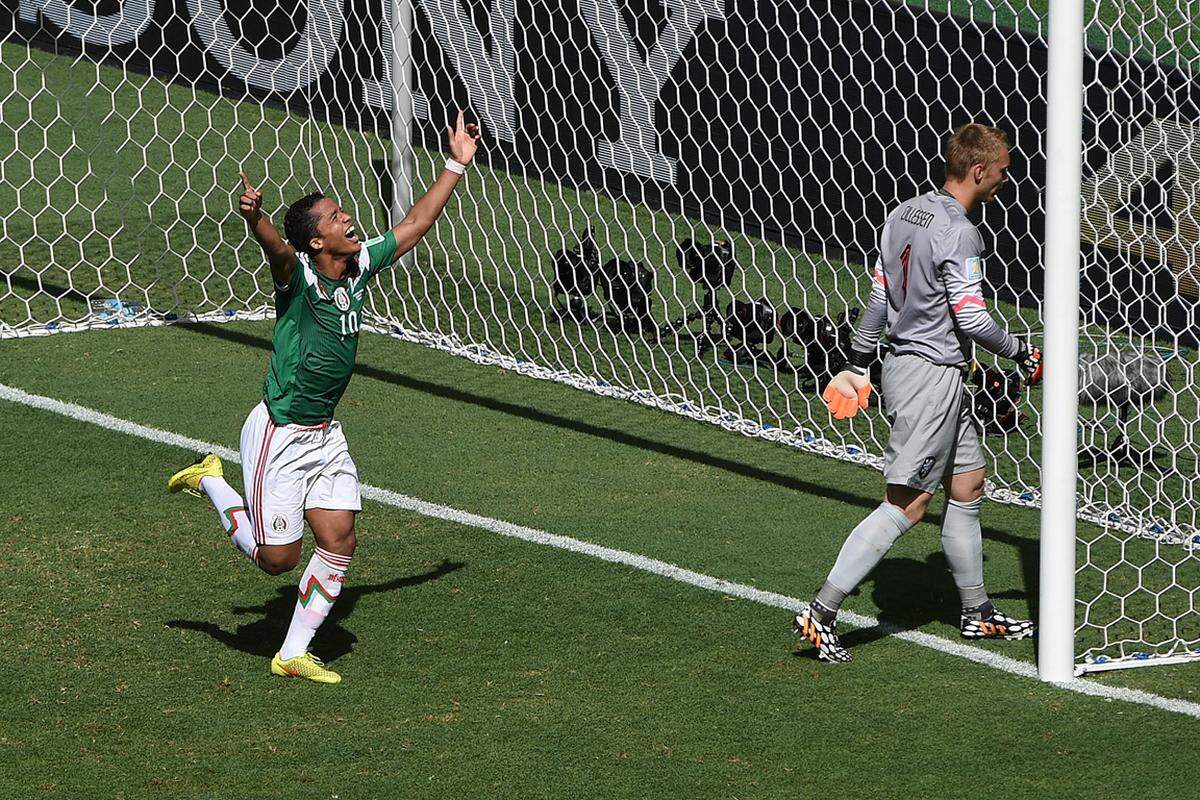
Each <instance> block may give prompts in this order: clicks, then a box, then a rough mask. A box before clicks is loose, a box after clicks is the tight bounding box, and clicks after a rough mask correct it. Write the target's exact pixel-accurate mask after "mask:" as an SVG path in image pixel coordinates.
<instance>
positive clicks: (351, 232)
mask: <svg viewBox="0 0 1200 800" xmlns="http://www.w3.org/2000/svg"><path fill="white" fill-rule="evenodd" d="M346 238H347V239H349V240H350V241H352V242H357V241H358V231H356V230H355V229H354V226H353V225H351V226H350V227H349V228H346Z"/></svg>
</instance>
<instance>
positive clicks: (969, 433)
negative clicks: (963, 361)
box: [880, 355, 984, 494]
mask: <svg viewBox="0 0 1200 800" xmlns="http://www.w3.org/2000/svg"><path fill="white" fill-rule="evenodd" d="M963 378H964V373H963V370H961V369H959V368H958V367H943V366H938V365H937V364H933V363H930V362H929V361H926V360H925V359H923V358H921V357H920V356H914V355H899V356H897V355H888V356H887V357H886V358H885V359H884V362H883V385H882V386H881V387H880V391H881V392H882V393H883V400H884V403H885V404H886V405H887V416H888V421H889V422H890V423H891V426H892V433H891V436H889V437H888V443H887V450H886V451H885V452H884V456H883V477H884V478H885V479H886V480H887V482H888V483H896V484H900V485H902V486H910V487H912V488H914V489H919V490H921V491H923V492H929V493H931V494H932V493H933V492H936V491H937V488H938V486H940V485H941V483H942V481H943V480H945V479H946V478H948V477H950V476H951V475H958V474H960V473H963V472H973V471H975V470H977V469H982V468H983V466H984V461H983V447H982V445H981V443H980V436H979V425H978V423H977V422H976V421H975V418H974V417H973V416H972V415H971V403H970V402H969V398H968V396H967V391H966V386H965V384H964V380H963Z"/></svg>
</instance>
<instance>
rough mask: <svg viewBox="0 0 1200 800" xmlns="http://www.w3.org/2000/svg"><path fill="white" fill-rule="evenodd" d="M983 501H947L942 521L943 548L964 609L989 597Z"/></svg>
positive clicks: (979, 604) (979, 603)
mask: <svg viewBox="0 0 1200 800" xmlns="http://www.w3.org/2000/svg"><path fill="white" fill-rule="evenodd" d="M982 504H983V500H982V499H978V500H975V501H973V502H970V503H962V502H959V501H958V500H947V501H946V512H945V514H944V518H943V520H942V550H943V551H944V552H945V553H946V561H948V562H949V563H950V572H951V573H952V574H953V575H954V585H955V586H957V587H958V595H959V597H960V598H961V599H962V606H963V608H976V607H978V606H981V605H983V604H984V603H986V602H987V600H988V596H987V591H986V590H985V589H984V588H983V534H982V532H981V531H980V529H979V507H980V506H981V505H982Z"/></svg>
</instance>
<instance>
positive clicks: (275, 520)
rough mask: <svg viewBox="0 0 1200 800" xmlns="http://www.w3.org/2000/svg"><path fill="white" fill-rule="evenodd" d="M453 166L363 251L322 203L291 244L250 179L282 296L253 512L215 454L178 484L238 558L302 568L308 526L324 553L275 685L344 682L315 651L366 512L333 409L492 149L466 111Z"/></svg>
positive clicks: (252, 208) (249, 464)
mask: <svg viewBox="0 0 1200 800" xmlns="http://www.w3.org/2000/svg"><path fill="white" fill-rule="evenodd" d="M446 134H447V139H448V143H449V146H450V154H451V156H452V158H451V159H450V160H449V161H447V162H446V168H445V169H444V170H443V171H442V174H441V175H440V176H439V177H438V179H437V180H436V181H435V182H434V183H433V185H432V186H430V187H429V190H428V191H427V192H426V193H425V196H424V197H422V198H421V199H420V200H418V201H417V202H416V203H414V204H413V207H412V209H411V210H410V211H409V212H408V214H407V215H406V216H405V217H404V219H403V220H401V221H400V223H399V224H397V225H396V226H395V227H394V228H392V229H391V230H390V231H388V232H387V233H385V234H384V235H383V236H380V237H378V238H376V239H371V240H369V241H365V242H364V241H361V240H360V238H359V235H358V231H357V230H356V229H355V225H354V221H353V220H352V219H351V217H350V215H349V214H347V213H346V212H345V211H343V210H342V209H341V207H339V205H338V204H337V203H336V202H335V201H334V200H333V199H331V198H329V197H325V196H324V195H323V194H321V193H319V192H317V193H314V194H310V195H308V196H306V197H303V198H301V199H299V200H297V201H296V202H295V203H292V205H291V206H290V207H289V208H288V211H287V216H286V218H285V219H284V223H283V229H284V233H285V235H286V236H287V241H284V240H283V239H282V238H280V236H279V232H278V231H277V230H276V229H275V226H274V225H273V224H272V223H271V220H270V219H269V218H268V217H267V216H266V215H265V214H264V213H263V211H262V192H260V191H259V190H258V189H255V188H254V187H253V186H252V185H251V184H250V180H249V179H248V178H247V177H246V175H245V173H243V174H242V190H243V191H242V195H241V199H240V204H239V208H240V211H241V214H242V216H243V217H245V219H246V224H247V226H248V227H249V228H250V232H251V234H253V236H254V238H255V239H256V240H257V241H258V244H259V245H260V246H261V247H262V249H263V253H264V254H265V255H266V257H267V261H268V262H269V263H270V267H271V278H272V281H273V283H274V285H275V332H274V336H273V341H272V347H271V360H270V364H269V367H268V370H267V379H266V384H265V386H264V389H263V399H262V401H261V402H260V403H259V404H258V405H256V406H255V407H254V409H253V410H252V411H251V412H250V415H249V416H248V417H247V418H246V424H245V425H244V426H243V427H242V436H241V456H242V479H243V489H244V491H245V493H246V496H245V499H244V500H243V498H242V496H241V495H240V494H238V493H237V491H235V490H234V489H233V488H232V487H231V486H230V485H229V484H228V483H226V482H225V479H224V477H223V476H222V467H221V460H220V459H219V458H217V457H216V456H215V455H211V454H210V455H208V456H206V457H205V458H203V459H202V460H200V461H199V462H197V463H196V464H193V465H192V466H190V467H187V468H186V469H183V470H181V471H179V472H177V473H175V474H174V475H172V476H171V478H170V480H169V481H168V482H167V488H168V489H169V490H170V491H171V492H178V491H180V490H186V491H189V492H191V493H193V494H197V495H199V494H200V492H204V493H205V494H207V495H208V498H209V499H210V500H211V501H212V503H213V505H214V506H216V509H217V512H218V514H219V516H220V518H221V523H222V526H223V527H224V528H225V532H226V533H227V534H228V535H229V538H230V539H231V540H232V542H233V544H234V546H236V547H237V548H238V549H239V550H241V551H242V552H243V553H245V554H246V555H247V556H249V557H250V559H251V560H253V561H254V563H255V564H256V565H257V566H258V567H259V568H260V569H262V570H263V571H264V572H267V573H269V574H271V575H279V574H282V573H284V572H288V571H290V570H292V569H294V568H295V567H296V565H297V564H298V563H299V561H300V545H301V540H302V539H303V536H304V523H305V522H308V525H309V527H310V528H311V529H312V532H313V538H314V539H315V540H316V548H315V551H314V552H313V555H312V557H311V559H309V562H308V566H307V567H306V568H305V570H304V574H303V575H302V576H301V578H300V586H299V593H298V597H297V599H296V607H295V610H294V611H293V613H292V620H291V624H290V625H289V627H288V631H287V636H286V637H285V638H284V640H283V643H282V645H281V646H280V648H279V652H278V653H276V654H275V657H274V658H272V659H271V672H272V673H273V674H275V675H281V676H291V677H297V678H305V679H308V680H312V681H316V682H318V683H338V682H340V681H341V676H340V675H338V674H337V673H336V672H334V671H332V670H330V669H329V668H327V667H326V666H325V665H324V664H323V663H322V662H321V660H320V659H318V658H317V657H316V656H314V655H313V654H312V653H310V652H309V650H308V647H309V644H310V642H311V641H312V638H313V636H314V635H315V634H316V632H317V628H318V627H320V625H321V623H322V622H324V621H325V619H326V618H327V617H328V616H329V613H330V611H331V610H332V609H333V605H334V603H335V602H336V601H337V598H338V595H339V594H341V591H342V585H343V583H344V581H345V579H346V570H347V569H348V568H349V566H350V560H351V557H352V556H353V555H354V547H355V536H354V515H355V513H356V512H358V511H359V510H360V509H361V508H362V503H361V500H360V497H359V485H358V471H357V470H356V469H355V466H354V461H353V460H352V459H351V458H350V453H349V451H348V450H347V448H346V437H345V435H344V434H343V433H342V426H341V424H340V423H338V422H337V421H336V420H335V419H334V418H333V411H334V407H335V406H336V405H337V402H338V400H339V399H340V398H341V396H342V393H343V392H344V391H345V390H346V385H347V384H348V383H349V382H350V375H351V373H352V372H353V371H354V358H355V354H356V352H357V350H358V332H359V328H360V326H361V324H362V317H361V314H362V308H363V305H364V303H365V302H366V301H365V294H366V288H367V284H368V283H369V282H370V280H371V278H372V277H373V276H374V275H375V274H376V273H377V272H379V270H381V269H385V268H387V267H390V266H391V265H392V264H393V263H394V262H395V261H396V259H397V258H399V257H400V256H401V255H403V254H404V253H406V252H408V251H409V250H411V249H412V248H413V247H415V246H416V244H417V242H418V241H420V239H421V237H422V236H424V235H425V234H426V233H427V232H428V231H429V229H430V228H431V227H433V223H434V222H435V221H436V220H437V218H438V216H439V215H440V214H441V213H442V209H443V208H445V206H446V202H447V201H448V200H449V199H450V195H451V193H452V192H453V191H454V187H455V186H456V185H457V184H458V181H459V179H460V177H461V176H462V174H463V173H464V171H465V169H466V166H467V165H468V164H470V163H471V159H472V157H473V156H474V155H475V149H476V147H477V145H478V141H479V131H478V129H477V128H476V126H474V125H464V124H463V114H462V113H461V112H460V113H459V115H458V121H457V123H456V126H455V127H454V128H450V129H447V131H446Z"/></svg>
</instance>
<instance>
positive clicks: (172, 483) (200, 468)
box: [167, 453, 225, 497]
mask: <svg viewBox="0 0 1200 800" xmlns="http://www.w3.org/2000/svg"><path fill="white" fill-rule="evenodd" d="M224 476H225V472H224V470H222V469H221V459H219V458H217V456H216V455H215V454H213V453H209V454H208V455H206V456H205V457H204V458H202V459H200V460H199V461H197V462H196V463H195V464H192V465H191V466H190V467H184V468H183V469H181V470H179V472H176V473H175V474H174V475H172V476H171V477H170V478H169V479H168V480H167V491H168V492H170V493H171V494H175V493H176V492H180V491H183V492H187V493H188V494H194V495H196V496H197V497H201V496H202V495H201V494H200V481H201V479H203V478H222V477H224Z"/></svg>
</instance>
